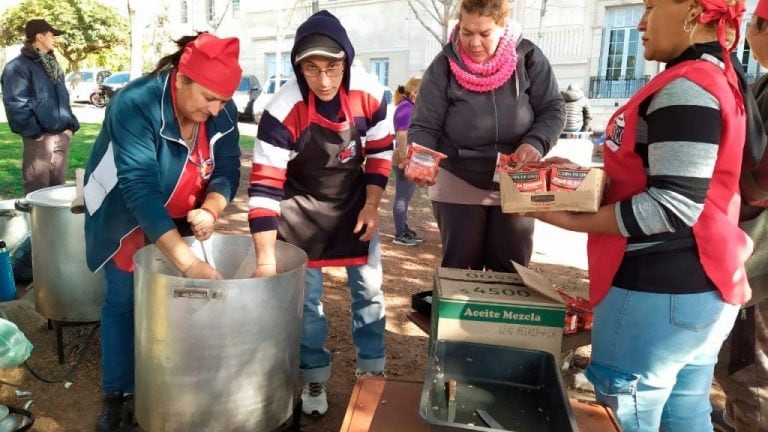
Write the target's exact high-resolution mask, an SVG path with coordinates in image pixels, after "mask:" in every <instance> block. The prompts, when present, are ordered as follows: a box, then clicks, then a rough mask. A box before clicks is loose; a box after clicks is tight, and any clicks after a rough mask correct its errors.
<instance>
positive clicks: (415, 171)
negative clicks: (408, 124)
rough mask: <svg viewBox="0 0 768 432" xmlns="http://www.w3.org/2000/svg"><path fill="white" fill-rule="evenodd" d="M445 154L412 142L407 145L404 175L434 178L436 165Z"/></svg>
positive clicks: (427, 178) (425, 178)
mask: <svg viewBox="0 0 768 432" xmlns="http://www.w3.org/2000/svg"><path fill="white" fill-rule="evenodd" d="M446 157H448V156H446V155H445V154H443V153H440V152H438V151H435V150H432V149H430V148H427V147H424V146H420V145H418V144H416V143H413V144H411V145H409V146H408V163H407V164H406V166H405V175H406V176H408V177H412V178H415V179H418V180H432V181H434V180H435V177H436V176H437V166H438V164H439V163H440V161H441V160H442V159H445V158H446Z"/></svg>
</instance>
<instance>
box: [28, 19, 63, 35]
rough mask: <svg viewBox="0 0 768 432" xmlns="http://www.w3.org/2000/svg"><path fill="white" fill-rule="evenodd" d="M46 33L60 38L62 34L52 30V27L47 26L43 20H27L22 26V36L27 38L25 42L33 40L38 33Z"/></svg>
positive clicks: (46, 22) (57, 30)
mask: <svg viewBox="0 0 768 432" xmlns="http://www.w3.org/2000/svg"><path fill="white" fill-rule="evenodd" d="M46 32H51V33H53V35H54V36H60V35H63V34H64V32H63V31H61V30H59V29H55V28H53V26H51V25H50V24H48V21H46V20H44V19H33V20H29V21H27V24H26V25H25V26H24V34H25V35H26V36H27V40H32V39H34V38H35V36H36V35H37V34H38V33H46Z"/></svg>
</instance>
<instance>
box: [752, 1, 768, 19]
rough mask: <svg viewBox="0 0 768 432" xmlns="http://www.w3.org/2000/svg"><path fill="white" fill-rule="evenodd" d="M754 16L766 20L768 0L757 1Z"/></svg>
mask: <svg viewBox="0 0 768 432" xmlns="http://www.w3.org/2000/svg"><path fill="white" fill-rule="evenodd" d="M754 15H757V16H759V17H760V18H762V19H764V20H768V0H758V2H757V6H756V7H755V13H754Z"/></svg>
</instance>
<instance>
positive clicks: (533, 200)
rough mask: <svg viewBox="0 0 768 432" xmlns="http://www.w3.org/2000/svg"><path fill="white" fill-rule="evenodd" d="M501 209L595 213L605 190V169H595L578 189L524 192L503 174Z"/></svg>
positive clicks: (505, 211)
mask: <svg viewBox="0 0 768 432" xmlns="http://www.w3.org/2000/svg"><path fill="white" fill-rule="evenodd" d="M500 187H501V211H502V212H504V213H524V212H532V211H578V212H589V213H594V212H596V211H597V210H598V209H599V208H600V202H601V201H602V199H603V190H604V189H605V172H604V171H603V170H602V169H600V168H592V169H590V170H589V174H587V177H586V178H585V179H584V181H582V182H581V185H579V187H578V188H577V189H576V190H572V191H547V192H533V193H522V192H520V191H518V190H517V187H515V184H514V182H513V181H512V180H511V179H510V177H509V174H507V175H501V178H500Z"/></svg>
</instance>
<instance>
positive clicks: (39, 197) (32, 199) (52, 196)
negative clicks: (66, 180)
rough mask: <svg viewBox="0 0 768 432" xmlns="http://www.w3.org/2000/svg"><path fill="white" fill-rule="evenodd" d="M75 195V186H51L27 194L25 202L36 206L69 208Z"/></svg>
mask: <svg viewBox="0 0 768 432" xmlns="http://www.w3.org/2000/svg"><path fill="white" fill-rule="evenodd" d="M75 193H76V191H75V185H60V186H52V187H47V188H45V189H40V190H36V191H34V192H30V193H28V194H27V201H29V204H31V205H36V206H42V207H66V208H69V207H70V206H71V204H72V200H73V199H75Z"/></svg>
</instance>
